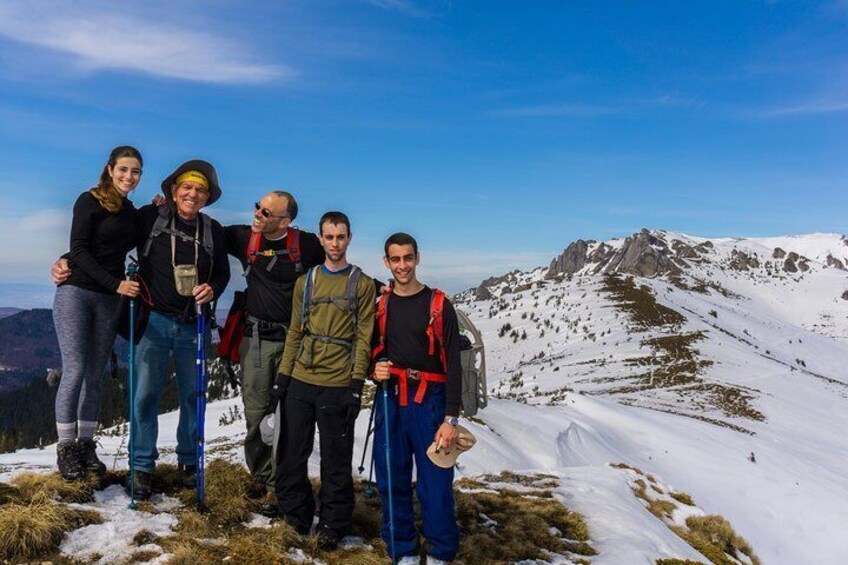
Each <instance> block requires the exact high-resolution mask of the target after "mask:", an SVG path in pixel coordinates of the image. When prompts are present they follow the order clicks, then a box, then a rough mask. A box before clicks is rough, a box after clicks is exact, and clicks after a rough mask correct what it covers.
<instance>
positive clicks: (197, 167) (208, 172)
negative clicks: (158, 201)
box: [162, 159, 221, 206]
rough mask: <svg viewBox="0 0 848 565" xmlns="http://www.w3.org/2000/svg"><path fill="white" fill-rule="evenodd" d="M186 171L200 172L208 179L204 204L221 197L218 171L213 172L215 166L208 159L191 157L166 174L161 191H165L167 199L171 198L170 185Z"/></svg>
mask: <svg viewBox="0 0 848 565" xmlns="http://www.w3.org/2000/svg"><path fill="white" fill-rule="evenodd" d="M187 171H197V172H199V173H202V174H203V176H204V177H206V180H207V181H209V200H207V201H206V205H207V206H210V205H211V204H214V203H215V202H216V201H217V200H218V199H219V198H221V187H220V186H218V173H217V172H215V167H213V166H212V163H210V162H208V161H204V160H202V159H192V160H191V161H186V162H185V163H183V164H182V165H180V166H179V167H177V170H175V171H174V172H173V173H171V174H170V175H168V178H166V179H165V180H163V181H162V192H164V193H165V197H166V198H168V200H170V199H171V186H173V184H174V183H175V182H177V178H179V176H180V175H181V174H183V173H185V172H187Z"/></svg>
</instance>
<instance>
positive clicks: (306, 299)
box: [300, 267, 316, 331]
mask: <svg viewBox="0 0 848 565" xmlns="http://www.w3.org/2000/svg"><path fill="white" fill-rule="evenodd" d="M315 269H316V267H311V268H310V269H309V270H308V271H306V275H305V276H306V280H305V281H304V284H303V300H302V301H301V305H300V331H306V322H307V320H309V310H310V308H311V306H312V299H313V298H314V296H315Z"/></svg>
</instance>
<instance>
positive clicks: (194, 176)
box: [176, 171, 209, 191]
mask: <svg viewBox="0 0 848 565" xmlns="http://www.w3.org/2000/svg"><path fill="white" fill-rule="evenodd" d="M185 181H193V182H196V183H199V184H202V185H203V188H204V189H205V190H207V191H208V190H209V181H208V180H206V177H205V176H203V173H201V172H199V171H186V172H184V173H183V174H181V175H180V176H178V177H177V181H176V184H177V186H180V185H181V184H182V183H184V182H185Z"/></svg>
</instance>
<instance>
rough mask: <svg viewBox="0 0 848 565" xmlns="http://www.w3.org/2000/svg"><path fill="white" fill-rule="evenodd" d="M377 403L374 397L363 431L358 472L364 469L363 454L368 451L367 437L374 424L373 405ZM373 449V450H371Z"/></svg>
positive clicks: (360, 472) (369, 435)
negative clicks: (363, 438) (363, 439)
mask: <svg viewBox="0 0 848 565" xmlns="http://www.w3.org/2000/svg"><path fill="white" fill-rule="evenodd" d="M375 404H377V398H376V396H375V397H374V402H372V403H371V415H370V416H368V431H367V432H366V433H365V444H364V445H363V446H362V460H361V461H360V462H359V467H357V469H358V470H359V474H360V475H361V474H362V471H364V470H365V454H366V453H367V452H368V438H370V437H371V430H372V427H373V426H374V405H375ZM372 451H373V450H372Z"/></svg>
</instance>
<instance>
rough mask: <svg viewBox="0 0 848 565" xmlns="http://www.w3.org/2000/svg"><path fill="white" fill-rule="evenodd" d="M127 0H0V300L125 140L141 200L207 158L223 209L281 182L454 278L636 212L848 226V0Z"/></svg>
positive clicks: (708, 224) (718, 225)
mask: <svg viewBox="0 0 848 565" xmlns="http://www.w3.org/2000/svg"><path fill="white" fill-rule="evenodd" d="M138 4H139V5H138V6H132V5H126V4H116V3H114V2H107V1H89V0H86V1H77V2H65V1H51V0H44V1H39V2H29V1H24V0H4V1H3V2H2V4H0V226H2V229H0V306H5V305H16V304H22V305H35V303H38V302H39V301H42V302H44V301H49V296H50V295H49V289H47V292H46V294H45V290H44V289H45V286H44V281H45V278H46V271H47V269H48V267H49V263H50V259H51V258H52V257H54V256H56V255H57V254H58V253H59V252H60V251H62V250H63V249H64V248H65V247H66V246H67V238H68V229H69V222H70V208H71V206H72V204H73V202H74V200H75V199H76V197H77V195H78V194H79V193H80V192H81V191H82V190H84V189H86V188H87V187H88V186H90V185H91V184H92V183H93V182H94V181H95V180H96V178H97V176H98V174H99V172H100V169H101V167H102V165H103V163H104V161H105V158H106V156H107V154H108V152H109V150H110V149H111V148H112V147H113V146H115V145H119V144H124V143H130V144H133V145H136V146H137V147H139V149H141V151H142V152H143V154H144V156H145V168H144V176H143V179H142V182H141V185H140V187H139V189H138V190H137V191H136V194H135V196H134V199H135V200H136V201H137V202H141V203H143V202H146V201H149V199H150V198H151V197H152V195H153V194H154V193H155V192H156V191H157V190H158V186H159V183H160V181H161V179H162V178H164V177H165V176H166V175H167V174H168V173H169V172H170V171H171V170H172V169H173V168H174V167H175V166H176V165H178V164H179V163H180V162H182V161H184V160H186V159H190V158H195V157H200V158H205V159H208V160H210V161H212V162H213V163H214V164H215V165H216V167H217V168H218V171H219V174H220V177H221V184H222V187H223V189H224V197H223V199H222V200H221V201H220V202H219V203H218V204H216V205H214V206H212V207H210V208H209V210H208V211H209V212H210V213H212V214H213V215H214V216H216V217H217V218H219V219H220V220H221V221H223V222H224V223H246V222H247V221H248V220H249V217H250V210H251V207H252V203H253V202H254V201H255V200H256V199H257V198H258V197H259V196H261V195H262V194H264V193H265V192H267V191H268V190H271V189H277V188H282V189H286V190H290V191H292V192H294V193H295V194H296V195H297V197H298V199H299V201H300V204H301V217H300V218H299V219H298V223H299V224H300V225H301V226H302V227H306V228H307V229H314V223H315V222H316V220H317V218H318V217H319V216H320V214H321V213H322V212H324V211H326V210H327V209H341V210H344V211H346V212H348V213H349V215H350V216H351V218H352V220H353V224H354V225H353V231H354V236H355V237H354V241H353V247H352V251H351V257H352V259H353V260H354V261H356V262H357V263H359V264H361V265H363V266H364V267H365V268H366V269H368V270H370V271H372V272H374V273H375V274H378V275H383V274H384V273H383V272H382V268H381V266H380V262H379V256H380V254H381V243H382V241H383V239H384V238H385V237H386V236H387V235H388V234H390V233H391V232H393V231H397V230H405V231H409V232H411V233H413V234H414V235H416V236H417V237H418V239H419V241H420V243H421V246H422V252H423V254H422V259H423V265H422V269H421V271H422V277H423V278H425V279H427V280H428V281H429V282H431V283H434V284H438V285H440V286H442V287H445V288H447V289H448V290H451V291H456V290H460V289H462V288H465V287H468V286H471V285H473V284H476V283H477V282H478V281H479V280H481V279H482V278H485V277H486V276H490V275H493V274H500V273H502V272H505V271H509V270H512V269H513V268H519V267H520V268H525V267H531V266H535V265H540V264H547V263H548V261H549V260H550V258H551V257H552V256H553V255H555V254H556V253H558V252H559V251H561V249H562V248H563V247H565V245H567V244H568V243H569V242H570V241H572V240H574V239H577V238H583V239H589V238H592V239H607V238H610V237H616V236H625V235H628V234H630V233H633V232H635V231H638V230H639V229H641V228H642V227H650V228H663V229H669V230H675V231H682V232H686V233H690V234H694V235H701V236H708V237H718V236H764V235H779V234H797V233H807V232H841V233H845V232H848V219H846V217H847V216H846V209H848V196H846V194H848V190H846V188H848V187H846V186H845V185H846V179H848V174H846V173H848V160H846V155H848V137H847V136H846V135H845V134H846V133H848V128H846V125H848V41H846V39H845V38H846V37H848V0H834V1H829V2H801V1H768V2H758V1H753V0H746V1H727V2H671V1H669V2H651V3H647V2H639V3H636V2H624V1H622V2H564V1H557V2H541V1H539V2H523V3H520V4H516V3H506V2H490V1H485V2H483V1H477V2H459V1H453V2H449V1H438V0H433V1H423V0H422V1H415V0H370V1H369V0H348V1H332V0H309V1H301V2H296V1H289V2H252V3H250V4H249V5H250V9H245V6H247V5H248V4H245V3H243V2H235V1H231V0H208V1H204V2H192V1H186V2H178V3H172V2H162V1H159V0H153V1H149V2H145V3H138ZM142 4H143V5H142ZM12 283H14V284H12ZM27 285H36V286H32V287H29V286H27ZM39 285H40V286H39ZM36 287H38V289H39V290H38V291H37V292H36V290H34V289H35V288H36ZM21 289H24V290H23V291H22V290H21ZM26 289H33V290H32V292H30V291H29V290H26ZM22 292H23V294H22ZM45 296H46V298H45ZM45 305H46V304H45Z"/></svg>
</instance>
